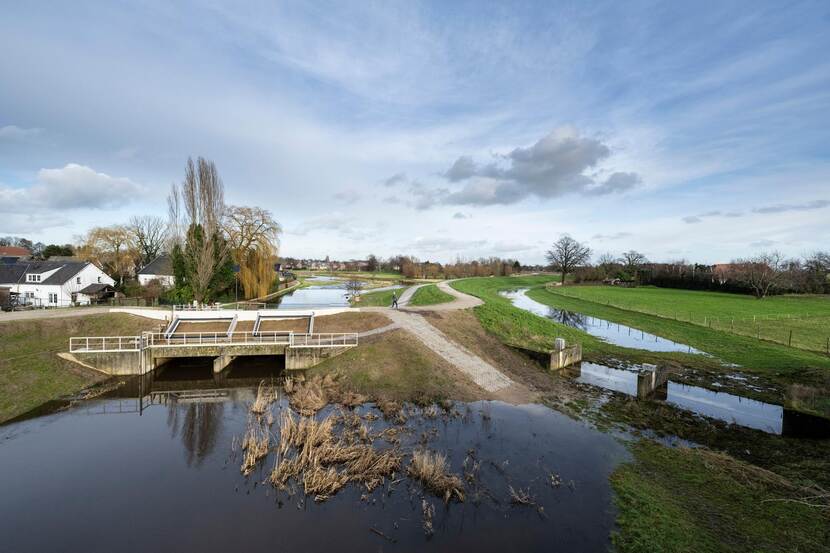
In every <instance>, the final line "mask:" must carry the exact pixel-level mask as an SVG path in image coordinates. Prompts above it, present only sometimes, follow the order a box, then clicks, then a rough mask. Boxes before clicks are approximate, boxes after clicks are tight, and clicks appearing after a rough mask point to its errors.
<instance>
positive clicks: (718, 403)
mask: <svg viewBox="0 0 830 553" xmlns="http://www.w3.org/2000/svg"><path fill="white" fill-rule="evenodd" d="M563 374H564V375H566V376H569V377H571V378H574V379H575V380H576V381H577V382H580V383H583V384H590V385H591V386H597V387H600V388H603V389H606V390H611V391H614V392H619V393H622V394H626V395H629V396H632V397H636V398H638V399H654V400H661V401H665V402H666V403H668V404H669V405H672V406H674V407H677V408H679V409H683V410H685V411H689V412H692V413H695V414H697V415H701V416H705V417H708V418H712V419H716V420H720V421H723V422H727V423H730V424H736V425H739V426H744V427H747V428H754V429H756V430H762V431H764V432H767V433H770V434H779V435H786V436H810V437H821V438H830V420H828V419H825V418H822V417H817V416H811V415H809V414H806V413H800V412H797V411H795V410H791V409H787V408H785V407H784V406H783V405H775V404H772V403H764V402H762V401H757V400H755V399H751V398H748V397H742V396H739V395H734V394H729V393H725V392H717V391H713V390H708V389H706V388H701V387H699V386H689V385H687V384H682V383H679V382H673V381H672V380H671V379H670V378H669V376H668V375H667V374H665V373H663V372H662V371H661V370H659V369H657V368H656V367H646V368H644V367H632V368H631V369H616V368H611V367H606V366H604V365H598V364H596V363H588V362H583V363H580V364H579V365H575V366H572V367H568V368H567V369H564V371H563Z"/></svg>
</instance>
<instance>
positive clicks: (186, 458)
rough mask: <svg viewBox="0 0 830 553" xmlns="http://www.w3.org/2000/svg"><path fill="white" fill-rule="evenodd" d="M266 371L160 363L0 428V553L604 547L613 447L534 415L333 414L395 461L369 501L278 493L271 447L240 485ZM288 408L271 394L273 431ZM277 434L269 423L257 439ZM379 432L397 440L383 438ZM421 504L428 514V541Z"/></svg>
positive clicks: (466, 408)
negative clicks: (447, 474) (442, 481)
mask: <svg viewBox="0 0 830 553" xmlns="http://www.w3.org/2000/svg"><path fill="white" fill-rule="evenodd" d="M278 370H279V367H275V366H274V365H273V362H272V361H270V360H268V359H267V358H262V359H259V360H254V361H253V362H249V363H237V364H236V365H234V366H232V367H231V370H230V372H229V373H228V374H227V375H226V377H224V378H221V379H219V380H217V379H214V378H213V376H212V372H211V369H210V366H208V365H202V364H200V363H190V364H184V365H183V364H175V363H172V364H171V366H170V367H168V368H167V369H165V371H163V372H161V373H159V374H157V375H148V376H147V377H145V378H143V379H135V380H131V381H129V382H127V383H126V385H124V386H122V387H120V388H118V389H116V390H114V391H110V392H108V393H106V394H105V395H103V396H101V397H99V398H97V399H92V400H85V401H78V402H76V403H74V405H72V406H71V407H69V408H68V409H64V410H60V411H58V412H53V413H51V414H44V415H41V416H36V417H34V418H29V419H26V420H20V421H18V422H14V423H11V424H8V425H6V426H3V427H0V471H2V472H3V474H4V475H6V477H4V485H3V493H2V494H0V532H2V535H3V536H4V540H5V543H4V548H6V550H8V551H15V552H24V551H57V550H64V551H73V550H75V551H80V550H83V551H111V550H112V549H113V547H114V546H113V544H118V546H117V547H116V548H117V549H118V550H127V551H180V550H200V551H228V550H237V549H244V550H249V551H265V550H268V551H274V550H286V551H299V550H305V551H330V550H331V549H332V547H335V548H336V549H337V550H340V551H413V550H418V549H421V548H423V547H424V546H425V545H426V544H427V543H429V548H430V550H435V551H462V550H464V551H504V550H516V551H549V550H550V549H551V544H556V547H557V548H558V549H561V550H563V551H606V550H607V549H608V546H609V533H610V532H611V530H612V526H613V521H614V510H613V506H612V501H611V490H610V486H609V483H608V476H609V474H610V473H611V472H612V470H613V469H614V467H615V466H616V465H617V463H619V462H620V461H622V460H624V459H625V458H626V453H625V450H624V448H623V447H622V445H620V444H619V443H618V442H617V441H616V440H615V439H613V438H612V437H610V436H608V435H605V434H602V433H599V432H597V431H594V430H592V429H590V428H589V427H588V426H586V425H584V424H582V423H579V422H576V421H573V420H571V419H569V418H567V417H565V416H563V415H561V414H559V413H558V412H556V411H553V410H551V409H548V408H546V407H543V406H539V405H528V406H519V407H514V406H510V405H507V404H503V403H499V402H486V401H483V402H474V403H469V404H465V403H456V404H453V405H451V406H449V405H448V406H445V408H443V409H442V408H439V407H437V406H427V407H425V408H418V407H415V406H404V409H403V412H402V413H403V417H401V418H396V419H395V420H387V419H385V418H384V417H383V414H382V413H381V412H380V411H379V410H378V409H377V408H376V406H375V405H373V404H361V405H358V406H357V407H355V409H354V410H353V411H348V410H347V411H344V412H343V413H346V414H348V416H349V417H354V415H357V417H359V420H360V421H362V422H361V423H360V424H361V426H365V427H366V428H367V435H368V436H369V437H368V438H367V439H368V440H369V441H370V443H373V447H375V448H376V449H377V450H378V451H383V450H385V449H388V448H396V449H397V450H399V451H400V453H401V454H402V459H401V466H400V471H399V473H397V474H395V475H394V476H393V477H390V478H387V479H385V481H384V482H383V483H382V484H381V485H379V486H377V487H376V488H374V489H373V490H372V491H368V490H367V488H366V487H364V486H363V485H361V484H356V483H350V484H348V485H346V486H345V487H344V488H343V489H341V490H339V491H338V492H337V493H336V494H334V495H332V496H331V497H330V498H329V499H328V500H327V501H322V502H315V501H314V498H313V497H306V496H305V495H304V494H303V492H302V490H303V486H302V483H300V482H297V481H292V482H290V484H289V486H288V489H287V490H278V489H277V488H275V487H274V486H272V485H271V484H270V483H269V482H268V479H269V475H270V473H271V471H272V469H273V468H274V466H275V462H276V454H275V452H274V451H270V452H269V453H268V455H267V457H266V458H264V459H262V460H260V462H258V463H257V465H256V467H255V468H254V470H253V472H252V473H251V474H250V475H249V476H243V475H242V474H241V472H240V464H241V462H242V452H241V451H240V448H239V443H240V441H241V440H242V438H243V434H244V433H245V430H246V427H247V425H248V418H249V409H250V405H251V404H252V402H253V401H254V399H255V396H256V390H255V386H256V383H257V382H259V381H260V379H262V378H263V377H266V378H267V377H269V376H274V375H276V374H278V373H277V371H278ZM56 405H57V404H56ZM287 409H289V407H288V404H287V402H286V401H285V398H284V397H282V396H280V398H279V399H278V400H277V401H276V402H275V403H274V404H273V405H272V406H271V410H272V414H273V419H272V420H277V421H279V420H280V417H281V414H282V412H284V411H285V410H287ZM339 409H340V408H335V407H326V408H325V409H323V410H322V411H321V412H319V413H318V414H317V419H318V420H319V419H322V418H325V417H327V416H328V415H337V416H338V417H340V418H341V419H342V418H344V417H343V414H342V413H341V412H340V410H339ZM404 418H405V422H403V420H402V419H404ZM279 427H280V426H279V423H276V424H271V425H270V426H269V427H268V428H269V429H270V430H269V431H270V432H271V433H272V434H274V436H273V438H272V443H276V442H277V441H278V439H279V436H278V435H277V434H278V433H279ZM389 428H395V429H396V430H394V431H392V432H384V431H385V430H387V429H389ZM384 436H385V437H384ZM389 436H394V438H390V437H389ZM416 451H432V452H440V453H443V454H446V456H447V461H448V465H449V469H450V471H451V472H452V473H453V474H456V475H458V477H459V478H461V480H462V482H463V487H464V495H465V498H464V501H463V502H458V501H456V500H451V501H449V502H448V503H445V502H444V501H443V500H442V499H441V498H440V497H436V496H435V495H433V494H432V493H430V492H428V491H426V490H425V489H424V488H423V486H422V484H421V483H420V482H418V481H416V480H414V479H412V478H409V477H407V475H406V470H407V467H408V466H409V465H410V464H411V462H412V455H413V453H414V452H416ZM511 488H512V492H511ZM425 502H426V503H425ZM425 505H428V506H429V508H430V509H432V510H433V511H432V514H431V525H432V532H433V533H432V535H431V536H429V535H427V534H428V533H427V532H426V531H425V529H424V511H425V508H426V507H425ZM335 544H336V545H335Z"/></svg>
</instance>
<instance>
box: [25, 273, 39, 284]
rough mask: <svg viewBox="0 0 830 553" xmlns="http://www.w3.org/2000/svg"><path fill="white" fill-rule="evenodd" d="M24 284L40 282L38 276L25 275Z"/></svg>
mask: <svg viewBox="0 0 830 553" xmlns="http://www.w3.org/2000/svg"><path fill="white" fill-rule="evenodd" d="M26 282H40V275H33V274H28V275H26Z"/></svg>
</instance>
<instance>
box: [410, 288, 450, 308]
mask: <svg viewBox="0 0 830 553" xmlns="http://www.w3.org/2000/svg"><path fill="white" fill-rule="evenodd" d="M454 299H455V298H454V297H452V296H451V295H449V294H447V293H446V292H444V291H442V290H441V289H440V288H438V286H436V285H435V284H430V285H428V286H423V287H421V288H418V290H417V291H416V292H415V294H414V295H413V296H412V300H410V302H409V305H438V304H439V303H448V302H451V301H453V300H454Z"/></svg>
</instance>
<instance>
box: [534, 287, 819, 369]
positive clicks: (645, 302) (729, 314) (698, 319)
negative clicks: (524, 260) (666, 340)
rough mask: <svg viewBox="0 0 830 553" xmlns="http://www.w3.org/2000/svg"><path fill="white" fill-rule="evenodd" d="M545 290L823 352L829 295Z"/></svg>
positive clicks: (603, 288) (587, 289)
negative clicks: (755, 295)
mask: <svg viewBox="0 0 830 553" xmlns="http://www.w3.org/2000/svg"><path fill="white" fill-rule="evenodd" d="M550 291H551V292H555V293H557V294H560V295H563V296H567V297H570V298H576V299H580V300H583V301H590V302H594V303H600V304H603V305H606V306H611V307H616V308H619V309H624V310H627V311H636V312H638V313H646V314H649V315H655V316H658V317H662V318H667V319H672V320H678V321H685V322H691V323H693V324H696V325H699V326H706V327H709V328H713V329H715V330H718V331H721V332H729V333H733V334H740V335H743V336H752V337H755V338H758V337H760V338H761V339H763V340H769V341H773V342H778V343H781V344H787V345H789V344H790V339H791V335H790V333H792V346H793V347H798V348H802V349H808V350H813V351H820V352H824V353H828V345H829V344H830V297H829V296H813V295H802V296H797V295H786V296H771V297H768V298H764V299H762V300H758V299H755V298H754V297H752V296H747V295H741V294H724V293H720V292H702V291H695V290H674V289H669V288H654V287H650V286H648V287H639V288H620V287H615V286H566V287H564V288H551V290H550Z"/></svg>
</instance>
